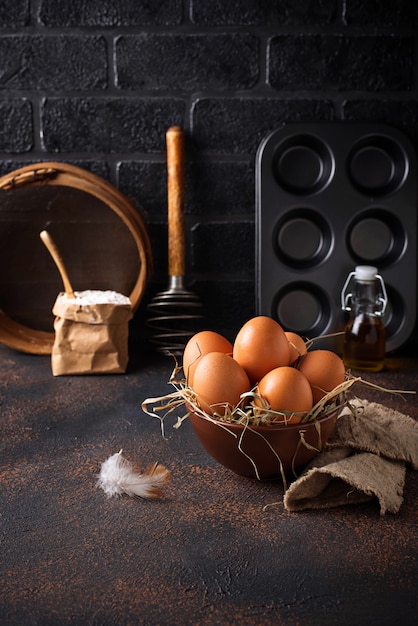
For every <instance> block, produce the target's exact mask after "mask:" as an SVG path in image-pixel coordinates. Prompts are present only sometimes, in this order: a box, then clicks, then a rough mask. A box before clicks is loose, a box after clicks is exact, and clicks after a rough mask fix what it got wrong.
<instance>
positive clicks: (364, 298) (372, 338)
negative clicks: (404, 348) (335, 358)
mask: <svg viewBox="0 0 418 626" xmlns="http://www.w3.org/2000/svg"><path fill="white" fill-rule="evenodd" d="M349 289H351V290H350V291H349ZM341 304H342V308H343V310H345V311H349V312H350V318H349V320H348V323H347V325H346V328H345V332H344V343H343V360H344V364H345V366H346V367H347V368H350V369H354V370H363V371H367V372H378V371H380V370H381V369H383V367H384V361H385V347H386V331H385V327H384V324H383V322H382V316H383V314H384V312H385V309H386V305H387V295H386V289H385V284H384V282H383V279H382V277H381V276H379V274H378V273H377V268H376V267H372V266H370V265H358V266H357V267H356V268H355V271H354V272H351V273H350V274H349V275H348V277H347V280H346V282H345V285H344V287H343V290H342V293H341Z"/></svg>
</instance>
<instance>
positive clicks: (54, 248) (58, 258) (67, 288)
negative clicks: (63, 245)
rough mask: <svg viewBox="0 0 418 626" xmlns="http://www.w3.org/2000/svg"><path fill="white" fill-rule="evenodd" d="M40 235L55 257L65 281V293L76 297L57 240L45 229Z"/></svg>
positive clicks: (69, 296) (70, 296)
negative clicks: (56, 243)
mask: <svg viewBox="0 0 418 626" xmlns="http://www.w3.org/2000/svg"><path fill="white" fill-rule="evenodd" d="M39 236H40V238H41V239H42V241H43V243H44V244H45V246H46V247H47V248H48V251H49V253H50V255H51V256H52V258H53V259H54V262H55V265H56V266H57V268H58V271H59V273H60V275H61V278H62V282H63V283H64V289H65V293H66V295H67V297H68V298H75V294H74V290H73V288H72V286H71V282H70V279H69V277H68V273H67V270H66V268H65V265H64V261H63V260H62V257H61V254H60V251H59V250H58V248H57V246H56V245H55V242H54V241H53V239H52V237H51V235H50V234H49V233H48V231H46V230H43V231H42V232H41V233H40V235H39Z"/></svg>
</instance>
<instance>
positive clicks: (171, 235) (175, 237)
mask: <svg viewBox="0 0 418 626" xmlns="http://www.w3.org/2000/svg"><path fill="white" fill-rule="evenodd" d="M166 143H167V186H168V273H169V276H184V274H185V230H184V204H185V147H184V145H185V140H184V132H183V130H182V129H181V128H180V127H179V126H172V127H171V128H169V129H168V130H167V133H166Z"/></svg>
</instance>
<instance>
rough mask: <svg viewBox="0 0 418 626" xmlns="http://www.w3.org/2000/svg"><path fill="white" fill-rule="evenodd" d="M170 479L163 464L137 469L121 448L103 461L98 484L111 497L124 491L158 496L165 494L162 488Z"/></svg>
mask: <svg viewBox="0 0 418 626" xmlns="http://www.w3.org/2000/svg"><path fill="white" fill-rule="evenodd" d="M169 481H170V472H169V471H168V470H167V469H166V468H165V467H164V466H163V465H159V464H158V463H154V464H153V465H150V466H149V467H148V468H146V469H145V471H144V472H141V471H135V469H134V466H133V464H132V463H131V462H130V461H128V460H127V459H125V457H123V456H122V450H120V451H119V452H117V453H116V454H113V455H112V456H110V457H109V458H108V459H107V460H106V461H104V462H103V463H102V467H101V470H100V474H99V477H98V481H97V483H96V486H97V487H101V488H102V489H103V491H104V492H105V493H106V494H107V496H108V497H109V498H110V497H111V496H120V495H122V494H124V493H125V494H127V495H128V496H132V497H138V498H156V497H158V496H162V495H163V491H162V488H163V487H165V486H166V485H167V484H168V483H169Z"/></svg>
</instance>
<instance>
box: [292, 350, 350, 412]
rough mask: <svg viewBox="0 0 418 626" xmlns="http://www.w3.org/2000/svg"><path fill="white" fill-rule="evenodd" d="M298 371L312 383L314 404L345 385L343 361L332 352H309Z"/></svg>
mask: <svg viewBox="0 0 418 626" xmlns="http://www.w3.org/2000/svg"><path fill="white" fill-rule="evenodd" d="M298 369H299V371H300V372H302V374H304V375H305V376H306V378H307V379H308V380H309V382H310V385H311V387H312V394H313V401H314V404H316V403H317V402H319V401H320V400H321V399H322V398H323V397H324V396H325V395H326V394H327V393H328V392H330V391H332V390H333V389H334V388H335V387H336V386H337V385H340V384H341V383H343V382H344V378H345V367H344V363H343V360H342V359H341V358H340V357H339V356H338V354H335V352H331V351H330V350H312V351H310V352H308V353H307V354H305V356H304V357H303V359H302V360H301V362H300V363H299V365H298Z"/></svg>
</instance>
